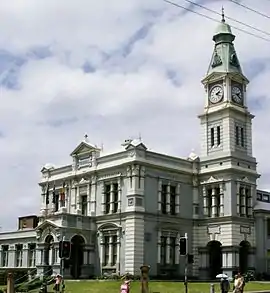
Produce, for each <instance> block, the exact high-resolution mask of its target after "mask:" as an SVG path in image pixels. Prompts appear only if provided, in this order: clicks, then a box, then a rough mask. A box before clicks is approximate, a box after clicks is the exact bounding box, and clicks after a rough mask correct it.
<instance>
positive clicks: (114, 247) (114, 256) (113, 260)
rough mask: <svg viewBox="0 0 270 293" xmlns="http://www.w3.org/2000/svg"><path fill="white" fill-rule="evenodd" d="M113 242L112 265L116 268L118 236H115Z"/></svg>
mask: <svg viewBox="0 0 270 293" xmlns="http://www.w3.org/2000/svg"><path fill="white" fill-rule="evenodd" d="M112 241H113V243H112V246H113V247H112V253H113V255H112V265H113V266H115V265H116V262H117V236H113V239H112Z"/></svg>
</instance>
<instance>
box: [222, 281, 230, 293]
mask: <svg viewBox="0 0 270 293" xmlns="http://www.w3.org/2000/svg"><path fill="white" fill-rule="evenodd" d="M220 291H221V293H228V292H229V291H230V282H229V280H228V278H221V279H220Z"/></svg>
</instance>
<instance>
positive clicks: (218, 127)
mask: <svg viewBox="0 0 270 293" xmlns="http://www.w3.org/2000/svg"><path fill="white" fill-rule="evenodd" d="M217 145H220V126H217Z"/></svg>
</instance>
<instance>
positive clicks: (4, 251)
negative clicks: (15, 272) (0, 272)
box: [2, 245, 9, 267]
mask: <svg viewBox="0 0 270 293" xmlns="http://www.w3.org/2000/svg"><path fill="white" fill-rule="evenodd" d="M8 248H9V247H8V245H3V246H2V266H3V267H7V266H8Z"/></svg>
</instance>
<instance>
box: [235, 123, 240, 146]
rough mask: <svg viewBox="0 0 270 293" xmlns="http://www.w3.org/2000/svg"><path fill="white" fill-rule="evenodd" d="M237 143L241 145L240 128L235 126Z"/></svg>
mask: <svg viewBox="0 0 270 293" xmlns="http://www.w3.org/2000/svg"><path fill="white" fill-rule="evenodd" d="M235 143H236V145H239V127H238V126H235Z"/></svg>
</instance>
